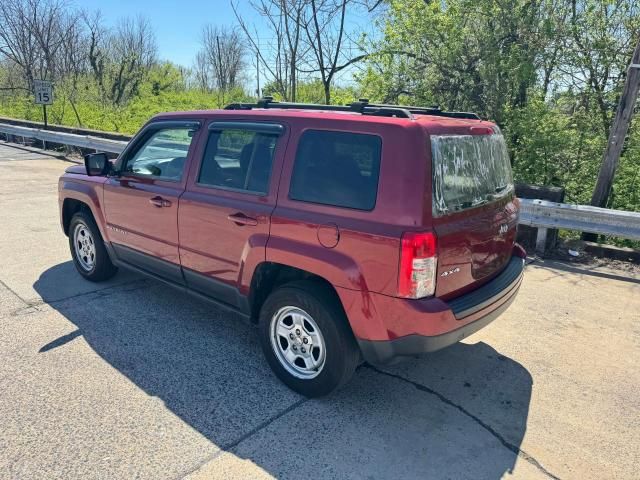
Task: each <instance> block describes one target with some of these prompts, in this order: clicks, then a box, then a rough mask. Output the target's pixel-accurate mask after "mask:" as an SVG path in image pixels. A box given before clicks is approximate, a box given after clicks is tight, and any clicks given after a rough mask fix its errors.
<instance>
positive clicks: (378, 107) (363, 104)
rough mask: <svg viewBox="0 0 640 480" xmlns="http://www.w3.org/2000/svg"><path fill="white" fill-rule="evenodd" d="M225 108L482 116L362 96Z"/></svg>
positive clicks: (269, 101)
mask: <svg viewBox="0 0 640 480" xmlns="http://www.w3.org/2000/svg"><path fill="white" fill-rule="evenodd" d="M224 108H225V110H251V109H253V108H267V109H268V108H279V109H284V110H287V109H301V110H321V111H325V112H355V113H360V114H362V115H375V116H381V117H399V118H413V114H414V113H415V114H419V115H435V116H438V117H448V118H466V119H472V120H479V119H480V117H479V116H478V115H476V114H475V113H471V112H445V111H443V110H441V109H440V108H439V107H412V106H401V105H388V104H376V103H369V100H368V99H366V98H361V99H359V100H358V101H357V102H353V103H350V104H349V105H321V104H317V103H294V102H277V101H274V100H273V97H262V98H261V99H260V100H258V101H257V102H256V103H232V104H230V105H227V106H226V107H224Z"/></svg>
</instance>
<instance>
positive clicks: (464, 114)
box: [360, 99, 480, 120]
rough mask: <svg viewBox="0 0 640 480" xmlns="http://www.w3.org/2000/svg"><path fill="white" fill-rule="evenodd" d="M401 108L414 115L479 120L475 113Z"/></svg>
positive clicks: (437, 108)
mask: <svg viewBox="0 0 640 480" xmlns="http://www.w3.org/2000/svg"><path fill="white" fill-rule="evenodd" d="M360 101H367V100H366V99H361V100H360ZM367 102H368V101H367ZM369 105H370V106H372V107H381V108H383V107H390V106H393V105H386V104H376V103H369ZM402 108H404V109H405V110H408V111H409V112H411V113H416V114H418V115H436V116H438V117H449V118H468V119H472V120H480V117H479V116H478V114H477V113H473V112H446V111H444V110H442V109H441V108H440V107H437V106H434V107H412V106H408V105H403V106H402Z"/></svg>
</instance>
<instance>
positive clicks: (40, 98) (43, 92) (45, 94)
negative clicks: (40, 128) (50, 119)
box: [33, 80, 53, 128]
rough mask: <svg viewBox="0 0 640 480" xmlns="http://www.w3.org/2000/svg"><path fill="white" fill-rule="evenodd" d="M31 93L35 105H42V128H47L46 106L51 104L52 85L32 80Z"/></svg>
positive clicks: (44, 81)
mask: <svg viewBox="0 0 640 480" xmlns="http://www.w3.org/2000/svg"><path fill="white" fill-rule="evenodd" d="M33 93H34V95H35V102H36V105H42V116H43V120H44V128H47V105H51V104H52V103H53V85H52V84H51V82H48V81H46V80H34V81H33Z"/></svg>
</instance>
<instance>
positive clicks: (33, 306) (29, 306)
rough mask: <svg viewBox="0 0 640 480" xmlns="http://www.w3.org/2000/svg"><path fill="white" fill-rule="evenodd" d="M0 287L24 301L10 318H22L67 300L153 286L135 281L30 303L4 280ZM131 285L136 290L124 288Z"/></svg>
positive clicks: (147, 281)
mask: <svg viewBox="0 0 640 480" xmlns="http://www.w3.org/2000/svg"><path fill="white" fill-rule="evenodd" d="M136 284H139V285H136ZM0 285H3V286H4V287H5V288H6V289H7V290H9V291H10V292H11V293H13V294H14V295H15V296H16V297H18V299H19V300H20V301H22V302H23V303H24V304H25V306H24V307H22V308H19V309H18V310H14V311H13V312H10V313H9V316H10V317H15V316H20V315H28V314H30V313H32V312H34V311H36V312H40V311H42V310H41V309H39V308H38V307H42V306H45V305H51V306H53V305H55V304H58V303H62V302H65V301H67V300H72V299H74V298H80V297H84V296H87V295H95V296H97V297H98V298H103V297H108V296H110V295H115V294H117V293H123V292H129V291H134V290H140V289H144V288H150V287H151V286H152V284H151V283H150V282H149V280H147V279H135V280H130V281H128V282H123V283H119V284H117V285H111V286H108V287H103V288H98V289H96V290H90V291H88V292H82V293H76V294H74V295H69V296H68V297H63V298H57V299H54V300H45V299H40V300H36V301H28V300H25V299H24V298H22V297H20V295H18V294H17V293H15V292H14V291H13V290H11V289H10V288H9V287H8V286H7V285H6V284H5V283H4V282H3V281H2V280H0ZM130 285H136V287H135V288H122V287H128V286H130ZM54 308H55V307H54Z"/></svg>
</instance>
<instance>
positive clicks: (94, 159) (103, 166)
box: [84, 153, 111, 177]
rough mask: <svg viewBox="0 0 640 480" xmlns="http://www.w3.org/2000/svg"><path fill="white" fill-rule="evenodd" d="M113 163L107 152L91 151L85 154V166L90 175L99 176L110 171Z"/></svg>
mask: <svg viewBox="0 0 640 480" xmlns="http://www.w3.org/2000/svg"><path fill="white" fill-rule="evenodd" d="M110 167H111V163H109V159H108V158H107V154H106V153H90V154H89V155H85V156H84V168H85V169H86V170H87V175H89V176H90V177H99V176H102V175H106V174H107V173H109V169H110Z"/></svg>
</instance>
